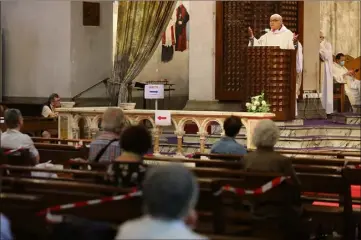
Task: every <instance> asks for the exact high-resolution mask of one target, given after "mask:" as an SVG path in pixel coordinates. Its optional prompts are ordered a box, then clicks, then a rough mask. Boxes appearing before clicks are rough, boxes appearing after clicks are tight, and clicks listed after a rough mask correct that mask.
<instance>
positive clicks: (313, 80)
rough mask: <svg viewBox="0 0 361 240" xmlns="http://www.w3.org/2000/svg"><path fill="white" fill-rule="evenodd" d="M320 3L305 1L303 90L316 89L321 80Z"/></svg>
mask: <svg viewBox="0 0 361 240" xmlns="http://www.w3.org/2000/svg"><path fill="white" fill-rule="evenodd" d="M319 49H320V3H319V2H313V1H304V40H303V56H304V59H303V64H304V67H303V90H316V89H317V85H318V81H319V61H320V60H319V59H320V57H319Z"/></svg>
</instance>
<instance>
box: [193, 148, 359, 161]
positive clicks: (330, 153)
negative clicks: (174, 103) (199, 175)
mask: <svg viewBox="0 0 361 240" xmlns="http://www.w3.org/2000/svg"><path fill="white" fill-rule="evenodd" d="M275 152H278V153H280V154H290V155H313V156H335V157H337V158H345V157H360V156H361V152H360V151H350V152H349V151H343V152H342V151H295V150H275ZM201 156H205V157H208V158H210V159H223V160H233V161H239V160H241V159H242V158H243V155H232V154H216V153H194V154H193V155H192V157H193V158H200V157H201Z"/></svg>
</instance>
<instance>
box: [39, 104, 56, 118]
mask: <svg viewBox="0 0 361 240" xmlns="http://www.w3.org/2000/svg"><path fill="white" fill-rule="evenodd" d="M52 113H54V112H53V110H52V109H51V108H50V107H49V106H47V105H44V107H43V110H42V111H41V115H42V116H43V117H49V116H50V115H51V114H52Z"/></svg>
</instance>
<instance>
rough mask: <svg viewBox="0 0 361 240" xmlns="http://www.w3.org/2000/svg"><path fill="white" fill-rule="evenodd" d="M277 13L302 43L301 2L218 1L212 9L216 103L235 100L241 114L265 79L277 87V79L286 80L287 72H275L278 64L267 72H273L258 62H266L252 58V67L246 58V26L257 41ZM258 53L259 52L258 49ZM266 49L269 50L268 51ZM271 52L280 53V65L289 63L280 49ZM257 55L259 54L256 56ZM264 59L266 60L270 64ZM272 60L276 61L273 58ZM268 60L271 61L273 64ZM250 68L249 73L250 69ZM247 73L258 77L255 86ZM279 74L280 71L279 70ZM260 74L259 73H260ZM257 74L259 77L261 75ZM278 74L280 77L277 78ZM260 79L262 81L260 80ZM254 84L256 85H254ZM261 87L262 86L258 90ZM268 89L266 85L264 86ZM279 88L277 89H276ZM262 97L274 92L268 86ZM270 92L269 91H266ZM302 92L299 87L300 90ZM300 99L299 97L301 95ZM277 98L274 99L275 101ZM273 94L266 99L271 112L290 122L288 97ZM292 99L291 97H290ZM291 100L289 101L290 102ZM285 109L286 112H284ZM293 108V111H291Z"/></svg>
mask: <svg viewBox="0 0 361 240" xmlns="http://www.w3.org/2000/svg"><path fill="white" fill-rule="evenodd" d="M274 13H278V14H280V15H281V16H282V17H283V23H284V24H285V26H286V27H287V28H288V29H289V30H291V31H292V32H297V33H298V34H299V40H300V42H301V44H302V42H303V41H302V40H303V2H302V1H298V2H297V1H262V2H259V1H218V2H217V8H216V42H215V45H216V59H215V60H216V72H215V75H216V81H215V86H216V89H215V90H216V91H215V97H216V99H218V100H220V101H233V102H234V101H238V102H239V103H240V106H241V107H243V109H242V110H243V111H245V107H244V104H245V103H246V102H247V101H249V98H250V97H251V96H254V95H258V94H260V93H261V92H258V90H259V91H262V88H263V87H264V86H266V85H265V84H266V83H265V81H266V80H267V79H276V80H270V81H271V82H270V84H271V85H272V84H273V85H274V84H276V83H277V84H281V83H280V81H286V80H280V79H286V78H287V76H291V72H290V71H287V73H286V72H282V73H281V72H277V73H276V72H275V75H274V74H273V72H274V71H277V70H280V69H281V67H282V68H283V67H284V66H283V65H282V66H281V63H276V64H279V67H280V68H275V69H272V68H271V69H270V71H273V72H265V71H268V70H267V69H265V68H262V69H261V66H263V65H262V63H263V62H262V61H265V60H266V59H265V58H264V59H259V60H256V59H255V58H254V59H253V60H252V61H251V62H253V63H254V64H253V65H252V64H251V63H250V64H249V63H248V60H249V58H251V57H252V56H251V55H252V54H258V53H255V52H254V53H251V52H250V51H255V50H252V49H250V48H249V47H248V43H249V36H248V31H247V29H248V27H251V28H252V29H253V32H254V35H255V37H256V38H259V37H260V36H261V35H263V34H264V33H265V29H266V28H269V18H270V16H271V15H272V14H274ZM258 50H259V51H263V50H261V49H258ZM268 50H271V48H269V49H268ZM268 50H266V52H264V54H265V55H264V56H266V55H267V56H268V58H270V59H273V57H275V56H273V55H270V54H269V53H267V51H268ZM274 50H275V52H274V53H275V54H278V53H282V54H284V55H283V56H282V57H281V58H279V61H283V63H287V64H291V62H292V61H291V59H293V57H292V56H291V55H292V54H293V53H292V52H288V51H285V52H283V51H282V50H279V49H278V50H277V49H274ZM259 54H260V56H261V55H262V54H263V53H262V54H261V53H259ZM270 59H267V61H270ZM273 60H274V61H278V60H276V57H275V59H273ZM273 60H272V61H273ZM251 69H252V70H251ZM251 71H252V72H255V71H258V72H255V74H258V75H255V76H256V77H255V78H256V79H257V76H258V77H259V80H258V81H260V82H259V83H255V82H254V81H253V79H251V78H252V77H251V74H252V73H251ZM280 71H281V70H280ZM261 72H262V73H261ZM260 74H263V75H262V76H263V77H262V76H261V75H260ZM280 75H282V76H280ZM261 77H262V80H260V79H261ZM255 84H256V85H255ZM284 84H285V83H284ZM271 85H270V86H271ZM261 86H262V87H261ZM267 86H268V85H267ZM278 87H279V86H278ZM280 89H282V91H289V89H290V86H289V85H287V86H286V85H284V86H282V87H281V88H279V90H280ZM265 91H266V95H267V94H268V95H269V94H270V93H271V92H272V91H274V89H271V88H270V87H269V86H268V87H266V89H265ZM270 91H271V92H270ZM301 93H302V87H301ZM301 96H302V94H301ZM275 97H277V100H276V98H275ZM280 97H281V95H280V93H279V92H277V96H275V95H273V96H272V99H270V101H271V104H272V108H271V109H272V110H273V111H275V113H276V115H277V119H279V120H290V119H294V114H293V115H292V114H291V112H294V108H295V105H294V104H292V103H291V102H290V101H291V98H289V97H288V96H283V97H282V99H281V98H280ZM292 99H293V98H292ZM292 101H293V100H292ZM285 108H287V109H285ZM292 108H293V109H292Z"/></svg>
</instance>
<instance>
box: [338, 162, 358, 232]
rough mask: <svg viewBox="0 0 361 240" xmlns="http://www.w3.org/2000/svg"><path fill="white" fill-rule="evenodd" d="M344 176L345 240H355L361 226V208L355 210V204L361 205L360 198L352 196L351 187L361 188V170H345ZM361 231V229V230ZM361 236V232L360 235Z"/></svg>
mask: <svg viewBox="0 0 361 240" xmlns="http://www.w3.org/2000/svg"><path fill="white" fill-rule="evenodd" d="M342 176H343V177H344V179H345V188H346V192H345V202H344V209H345V215H344V222H345V226H347V227H346V228H345V231H344V236H345V239H355V237H356V236H355V229H356V227H357V225H358V226H360V225H361V214H360V213H361V207H358V208H356V209H354V208H353V207H352V205H353V204H358V205H359V206H360V205H361V199H360V198H353V197H352V195H351V185H358V186H361V169H350V168H344V169H343V171H342ZM359 230H360V229H359ZM358 234H360V232H359V233H358Z"/></svg>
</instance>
